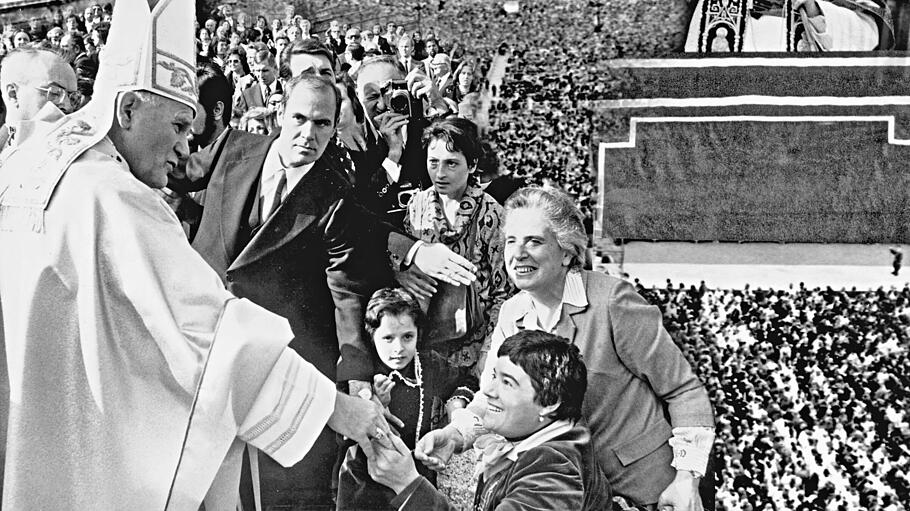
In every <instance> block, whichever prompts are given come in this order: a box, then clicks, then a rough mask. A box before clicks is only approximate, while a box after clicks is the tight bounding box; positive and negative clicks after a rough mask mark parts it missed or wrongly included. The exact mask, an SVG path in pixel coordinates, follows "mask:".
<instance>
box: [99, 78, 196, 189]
mask: <svg viewBox="0 0 910 511" xmlns="http://www.w3.org/2000/svg"><path fill="white" fill-rule="evenodd" d="M149 94H151V93H149ZM193 117H194V116H193V110H192V109H191V108H190V107H188V106H186V105H184V104H183V103H178V102H177V101H174V100H173V99H169V98H165V97H160V96H159V97H158V100H157V101H151V102H144V103H142V104H141V105H140V106H139V107H138V108H136V109H135V110H134V112H133V116H132V119H131V124H130V126H129V128H128V129H126V130H124V131H123V145H124V146H125V147H119V146H118V147H117V149H118V150H119V151H120V152H121V153H122V154H123V156H124V157H126V161H127V163H129V166H130V171H131V172H132V173H133V175H134V176H136V179H138V180H139V181H142V182H143V183H145V184H146V185H148V186H149V187H151V188H163V187H164V186H166V185H167V176H168V173H169V172H173V171H174V170H175V169H176V168H177V165H178V163H179V162H180V160H181V159H186V158H187V157H189V154H190V149H189V137H190V135H191V134H192V128H193Z"/></svg>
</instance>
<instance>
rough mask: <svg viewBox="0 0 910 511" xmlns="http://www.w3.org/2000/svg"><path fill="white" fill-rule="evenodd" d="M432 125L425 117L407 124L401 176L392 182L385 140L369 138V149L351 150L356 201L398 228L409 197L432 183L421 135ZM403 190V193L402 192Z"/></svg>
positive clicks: (387, 147)
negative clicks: (406, 138) (388, 169)
mask: <svg viewBox="0 0 910 511" xmlns="http://www.w3.org/2000/svg"><path fill="white" fill-rule="evenodd" d="M427 126H429V121H428V120H427V119H424V118H419V119H414V120H412V121H411V122H409V123H408V142H407V144H405V147H404V151H403V152H402V155H401V160H400V161H399V163H400V164H401V175H400V176H399V179H398V182H396V183H392V184H390V183H389V181H388V178H387V177H386V170H385V168H384V167H383V166H382V162H383V161H384V160H385V159H386V156H388V154H389V146H388V145H387V144H386V142H385V141H384V140H382V139H379V140H377V139H376V138H375V137H373V136H372V134H371V135H370V137H369V140H368V143H367V150H366V151H351V152H350V155H351V160H352V161H353V163H354V169H355V175H354V183H355V184H354V189H355V194H356V197H357V200H358V201H359V202H360V203H361V204H363V205H364V207H366V208H367V209H369V210H370V211H372V212H373V213H375V214H376V215H379V216H380V217H382V218H383V219H384V220H386V221H387V222H389V223H391V224H392V225H394V226H395V227H396V228H401V227H402V224H403V223H404V215H405V212H406V211H407V199H408V198H409V197H410V196H411V195H412V194H413V193H414V192H416V191H420V190H425V189H427V188H429V187H430V185H432V182H431V181H430V176H429V175H428V174H427V155H426V151H425V150H424V149H423V143H422V142H421V137H422V136H423V130H424V129H425V128H426V127H427ZM400 192H401V193H400Z"/></svg>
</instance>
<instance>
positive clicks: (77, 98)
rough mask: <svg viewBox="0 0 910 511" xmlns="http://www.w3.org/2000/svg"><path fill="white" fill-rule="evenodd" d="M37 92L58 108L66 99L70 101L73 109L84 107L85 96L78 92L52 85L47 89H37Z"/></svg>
mask: <svg viewBox="0 0 910 511" xmlns="http://www.w3.org/2000/svg"><path fill="white" fill-rule="evenodd" d="M35 90H39V91H41V92H43V93H44V97H45V98H47V100H48V101H50V102H51V103H53V104H55V105H57V106H60V105H61V104H62V103H63V100H64V99H68V100H69V103H70V105H71V106H73V107H78V106H80V105H82V99H83V96H82V93H81V92H79V91H77V90H74V91H69V90H66V89H64V88H63V87H60V86H59V85H54V84H50V85H48V86H47V87H35Z"/></svg>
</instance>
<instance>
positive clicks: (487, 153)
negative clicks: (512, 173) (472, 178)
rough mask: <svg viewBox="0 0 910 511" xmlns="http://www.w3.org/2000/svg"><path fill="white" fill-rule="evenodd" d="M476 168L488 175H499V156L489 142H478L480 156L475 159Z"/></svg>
mask: <svg viewBox="0 0 910 511" xmlns="http://www.w3.org/2000/svg"><path fill="white" fill-rule="evenodd" d="M477 170H479V171H480V173H481V174H486V175H489V176H494V177H495V176H498V175H499V156H498V155H497V154H496V151H495V150H494V149H493V146H491V145H490V143H489V142H482V143H481V144H480V158H479V159H478V160H477Z"/></svg>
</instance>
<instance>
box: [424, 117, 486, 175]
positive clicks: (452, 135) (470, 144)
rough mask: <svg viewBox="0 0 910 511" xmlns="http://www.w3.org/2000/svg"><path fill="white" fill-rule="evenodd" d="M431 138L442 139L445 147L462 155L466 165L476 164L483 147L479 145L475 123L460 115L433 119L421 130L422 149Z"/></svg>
mask: <svg viewBox="0 0 910 511" xmlns="http://www.w3.org/2000/svg"><path fill="white" fill-rule="evenodd" d="M433 140H443V141H445V143H446V149H448V150H449V151H453V152H459V153H461V154H462V155H464V159H465V160H467V162H468V167H471V168H473V167H474V166H475V165H477V160H479V159H480V155H481V154H482V152H483V149H482V148H481V146H480V135H478V133H477V125H476V124H474V123H473V122H471V121H469V120H467V119H464V118H462V117H446V118H444V119H439V120H437V121H434V122H433V124H430V125H429V126H427V128H426V129H425V130H423V149H424V151H426V149H427V147H429V145H430V142H432V141H433Z"/></svg>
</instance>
